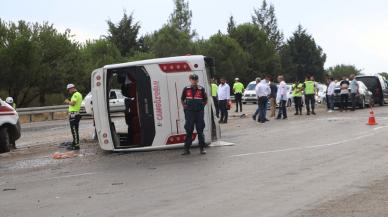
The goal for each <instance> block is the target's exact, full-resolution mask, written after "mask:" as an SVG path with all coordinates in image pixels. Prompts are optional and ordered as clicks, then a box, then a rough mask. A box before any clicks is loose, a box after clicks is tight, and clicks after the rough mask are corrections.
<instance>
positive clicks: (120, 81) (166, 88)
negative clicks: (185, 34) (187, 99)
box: [91, 56, 220, 151]
mask: <svg viewBox="0 0 388 217" xmlns="http://www.w3.org/2000/svg"><path fill="white" fill-rule="evenodd" d="M213 71H214V60H213V59H212V58H207V57H204V56H182V57H171V58H161V59H152V60H144V61H137V62H129V63H122V64H114V65H107V66H105V67H103V68H100V69H96V70H94V71H93V73H92V78H91V87H92V102H93V116H94V120H95V127H96V132H97V138H98V141H99V144H100V146H101V148H102V149H103V150H110V151H135V150H147V149H161V148H172V147H178V146H183V142H184V140H185V130H184V121H185V118H184V111H183V107H182V105H181V102H180V96H181V93H182V90H183V88H184V87H185V86H187V85H189V80H188V77H189V75H190V74H191V73H195V74H197V75H198V76H199V84H200V85H202V86H203V87H204V88H205V90H206V92H207V94H208V98H209V103H208V105H207V106H206V107H205V124H206V127H205V130H204V134H205V142H206V143H207V144H210V143H211V142H212V141H215V140H217V139H218V138H220V127H219V125H218V121H217V120H216V117H215V115H214V113H215V112H213V111H215V109H214V102H213V101H212V97H211V93H210V91H211V89H210V74H211V73H213ZM111 89H120V90H121V91H122V94H123V95H124V96H125V106H124V107H123V109H122V111H117V110H116V111H111V109H110V107H111V103H109V99H110V92H111V91H110V90H111ZM118 113H121V114H124V117H123V115H118ZM192 139H193V142H194V144H195V143H198V140H197V135H196V133H195V132H194V134H193V138H192Z"/></svg>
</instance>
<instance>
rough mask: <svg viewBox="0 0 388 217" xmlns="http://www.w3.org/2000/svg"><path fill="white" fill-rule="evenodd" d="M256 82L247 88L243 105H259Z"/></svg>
mask: <svg viewBox="0 0 388 217" xmlns="http://www.w3.org/2000/svg"><path fill="white" fill-rule="evenodd" d="M255 88H256V81H252V82H251V83H249V84H248V86H247V87H246V88H245V91H244V94H243V96H242V103H243V104H247V103H254V104H256V103H257V97H256V91H255Z"/></svg>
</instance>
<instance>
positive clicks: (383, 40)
mask: <svg viewBox="0 0 388 217" xmlns="http://www.w3.org/2000/svg"><path fill="white" fill-rule="evenodd" d="M189 2H190V8H191V9H192V11H193V29H196V30H197V32H198V33H199V36H200V37H204V38H208V37H209V36H211V35H212V34H214V33H216V32H217V31H218V30H221V31H222V32H225V31H226V26H227V22H228V18H229V16H231V15H233V16H234V17H235V20H236V21H237V22H238V23H243V22H250V21H251V15H252V13H253V8H254V7H258V6H260V5H261V0H190V1H189ZM269 2H271V3H273V4H274V5H275V8H276V13H277V17H278V22H279V26H280V28H281V29H282V30H283V32H284V34H285V36H286V37H288V36H290V35H291V34H292V32H293V31H294V30H295V29H296V27H297V25H298V24H302V25H303V26H304V27H305V28H306V29H307V30H308V32H309V33H310V34H312V35H313V36H314V38H315V40H316V42H317V43H318V44H319V45H320V46H321V47H322V48H323V50H324V51H325V52H326V54H327V56H328V59H327V62H326V67H329V66H332V65H335V64H341V63H344V64H354V65H356V66H357V67H358V68H361V69H363V72H364V73H367V74H371V73H377V72H382V71H388V1H386V0H369V1H365V0H292V1H291V0H271V1H269ZM124 10H126V11H127V12H129V13H131V12H133V13H134V17H135V19H136V20H137V21H139V22H140V24H141V28H142V29H141V33H142V34H143V33H147V32H153V31H155V30H157V29H159V28H160V27H161V26H162V25H163V24H164V23H166V21H167V19H168V16H169V14H170V13H171V11H172V10H173V1H172V0H66V1H63V0H33V1H32V0H0V18H1V19H3V20H7V21H8V20H11V21H17V20H20V19H23V20H27V21H31V22H42V21H49V22H51V23H53V24H54V25H55V26H56V27H57V28H58V29H60V30H62V31H63V30H65V29H66V28H69V29H71V30H72V32H73V34H75V39H76V40H79V41H84V40H86V39H94V38H99V37H100V36H101V35H106V34H107V32H106V29H107V25H106V20H108V19H111V20H112V21H114V22H117V21H118V20H119V19H120V18H121V17H122V14H123V11H124Z"/></svg>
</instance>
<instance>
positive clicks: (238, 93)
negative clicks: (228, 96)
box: [233, 78, 244, 112]
mask: <svg viewBox="0 0 388 217" xmlns="http://www.w3.org/2000/svg"><path fill="white" fill-rule="evenodd" d="M234 81H235V82H234V84H233V93H234V96H235V99H236V111H235V112H238V106H239V105H240V112H242V94H243V92H244V85H243V84H242V83H241V82H240V79H239V78H236V79H234Z"/></svg>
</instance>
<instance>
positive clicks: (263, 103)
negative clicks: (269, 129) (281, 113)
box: [259, 96, 268, 123]
mask: <svg viewBox="0 0 388 217" xmlns="http://www.w3.org/2000/svg"><path fill="white" fill-rule="evenodd" d="M267 104H268V97H265V96H263V97H260V98H259V122H262V123H264V122H265V120H267Z"/></svg>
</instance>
